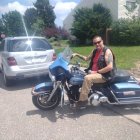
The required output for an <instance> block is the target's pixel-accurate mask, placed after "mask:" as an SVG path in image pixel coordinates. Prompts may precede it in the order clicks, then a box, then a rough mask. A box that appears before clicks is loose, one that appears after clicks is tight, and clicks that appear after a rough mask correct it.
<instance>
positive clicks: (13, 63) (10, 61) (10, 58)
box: [7, 57, 17, 66]
mask: <svg viewBox="0 0 140 140" xmlns="http://www.w3.org/2000/svg"><path fill="white" fill-rule="evenodd" d="M7 62H8V65H9V66H15V65H17V62H16V60H15V58H14V57H8V58H7Z"/></svg>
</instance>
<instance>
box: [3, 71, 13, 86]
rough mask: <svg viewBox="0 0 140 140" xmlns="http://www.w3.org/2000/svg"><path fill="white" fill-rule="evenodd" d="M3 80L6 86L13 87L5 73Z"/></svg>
mask: <svg viewBox="0 0 140 140" xmlns="http://www.w3.org/2000/svg"><path fill="white" fill-rule="evenodd" d="M3 80H4V85H5V86H7V87H8V86H11V85H12V81H11V79H8V78H7V76H6V75H5V73H3Z"/></svg>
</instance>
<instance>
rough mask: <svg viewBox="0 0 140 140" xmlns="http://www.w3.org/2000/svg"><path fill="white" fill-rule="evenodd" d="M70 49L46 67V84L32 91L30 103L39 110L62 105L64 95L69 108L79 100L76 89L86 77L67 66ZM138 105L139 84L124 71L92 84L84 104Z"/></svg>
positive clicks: (77, 69) (76, 66)
mask: <svg viewBox="0 0 140 140" xmlns="http://www.w3.org/2000/svg"><path fill="white" fill-rule="evenodd" d="M72 54H73V52H72V50H71V49H70V48H69V47H66V48H65V49H64V51H63V52H62V53H60V54H59V55H58V57H57V59H56V60H55V61H54V62H53V63H52V64H51V65H50V67H49V77H50V81H47V82H43V83H40V84H38V85H36V86H35V87H33V88H32V91H31V93H32V101H33V104H34V105H35V106H36V107H37V108H39V109H41V110H52V109H54V108H56V107H57V106H58V105H59V104H60V105H61V106H63V105H64V102H65V98H64V97H66V96H64V95H67V98H68V101H69V102H70V105H73V104H74V103H75V102H77V101H78V100H79V95H80V89H81V86H82V83H83V80H84V76H85V75H86V74H87V73H86V72H85V71H84V70H83V69H81V67H80V65H79V64H78V63H77V64H75V65H69V63H70V60H71V58H72ZM103 103H108V104H113V105H123V104H137V103H140V83H139V81H138V80H136V78H134V77H133V76H131V75H130V74H129V73H127V72H126V71H125V70H117V72H116V74H115V76H114V78H113V80H111V81H107V82H106V83H103V84H101V83H100V84H93V86H92V87H91V89H90V92H89V95H88V105H93V106H97V105H99V104H103Z"/></svg>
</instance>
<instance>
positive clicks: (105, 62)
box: [73, 36, 116, 105]
mask: <svg viewBox="0 0 140 140" xmlns="http://www.w3.org/2000/svg"><path fill="white" fill-rule="evenodd" d="M93 44H94V45H95V46H96V48H95V49H93V51H92V53H91V54H90V55H89V56H83V55H81V54H78V53H74V54H73V57H75V56H78V57H79V58H81V59H83V60H85V61H88V60H90V65H89V68H88V71H87V73H88V74H87V75H86V76H85V77H84V81H83V85H82V88H81V93H80V98H79V101H78V104H79V105H80V104H83V103H87V99H88V94H89V91H90V88H91V86H92V85H93V84H94V83H104V82H106V81H107V80H111V79H112V77H113V75H114V72H115V69H116V66H115V57H114V54H113V53H112V51H111V50H110V49H109V48H107V47H106V46H105V45H104V43H103V40H102V38H101V36H95V37H93Z"/></svg>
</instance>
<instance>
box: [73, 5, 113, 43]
mask: <svg viewBox="0 0 140 140" xmlns="http://www.w3.org/2000/svg"><path fill="white" fill-rule="evenodd" d="M111 23H112V17H111V14H110V11H109V9H107V8H104V7H103V6H102V4H95V5H93V8H80V9H77V10H76V11H75V14H74V22H73V25H72V29H71V33H72V35H74V36H76V38H77V39H78V40H80V43H85V42H86V41H87V40H91V39H92V37H93V36H94V35H96V34H98V35H101V36H104V35H105V31H106V28H108V27H110V25H111Z"/></svg>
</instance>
